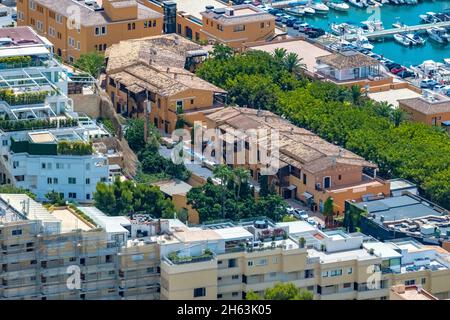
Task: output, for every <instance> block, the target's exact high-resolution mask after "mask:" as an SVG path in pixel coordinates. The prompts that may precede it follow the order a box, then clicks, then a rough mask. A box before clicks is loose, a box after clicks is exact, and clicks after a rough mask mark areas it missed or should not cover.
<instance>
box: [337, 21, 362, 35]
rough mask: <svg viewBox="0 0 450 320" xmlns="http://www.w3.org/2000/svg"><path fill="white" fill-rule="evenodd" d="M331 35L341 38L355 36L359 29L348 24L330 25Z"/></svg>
mask: <svg viewBox="0 0 450 320" xmlns="http://www.w3.org/2000/svg"><path fill="white" fill-rule="evenodd" d="M330 27H331V31H332V33H334V34H335V35H338V36H342V35H344V34H357V33H358V31H360V29H359V28H358V27H356V26H353V25H351V24H349V23H346V22H343V23H339V24H338V23H332V24H331V25H330Z"/></svg>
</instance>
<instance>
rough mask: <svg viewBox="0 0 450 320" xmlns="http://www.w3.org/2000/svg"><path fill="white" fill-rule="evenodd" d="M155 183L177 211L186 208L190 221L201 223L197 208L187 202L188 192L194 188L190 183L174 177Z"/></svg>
mask: <svg viewBox="0 0 450 320" xmlns="http://www.w3.org/2000/svg"><path fill="white" fill-rule="evenodd" d="M153 185H155V186H157V187H159V190H161V192H162V193H164V195H165V196H166V197H168V198H169V199H170V200H171V201H172V203H173V205H174V207H175V209H176V210H177V211H180V210H186V212H187V219H188V223H192V224H199V223H200V217H199V215H198V212H197V210H195V209H194V208H192V206H191V205H190V204H188V203H187V193H188V192H189V191H190V190H191V189H192V186H191V185H190V184H188V183H186V182H183V181H181V180H178V179H173V180H168V181H159V182H157V183H154V184H153Z"/></svg>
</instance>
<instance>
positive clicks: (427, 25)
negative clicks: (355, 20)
mask: <svg viewBox="0 0 450 320" xmlns="http://www.w3.org/2000/svg"><path fill="white" fill-rule="evenodd" d="M432 27H442V28H449V27H450V21H442V22H435V23H425V24H418V25H415V26H407V27H404V28H392V29H385V30H380V31H373V32H364V33H362V34H361V35H363V36H365V37H367V39H376V38H382V37H386V36H391V35H394V34H397V33H402V32H415V31H425V30H426V29H429V28H432ZM343 37H344V39H345V40H353V39H356V37H357V35H356V34H347V35H344V36H343Z"/></svg>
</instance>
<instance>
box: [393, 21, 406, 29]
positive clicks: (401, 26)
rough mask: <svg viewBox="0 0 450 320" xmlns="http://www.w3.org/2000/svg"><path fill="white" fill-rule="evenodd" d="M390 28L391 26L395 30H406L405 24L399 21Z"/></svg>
mask: <svg viewBox="0 0 450 320" xmlns="http://www.w3.org/2000/svg"><path fill="white" fill-rule="evenodd" d="M392 26H393V27H394V28H397V29H401V28H406V27H408V26H407V25H406V24H404V23H403V22H400V21H397V22H394V23H393V24H392Z"/></svg>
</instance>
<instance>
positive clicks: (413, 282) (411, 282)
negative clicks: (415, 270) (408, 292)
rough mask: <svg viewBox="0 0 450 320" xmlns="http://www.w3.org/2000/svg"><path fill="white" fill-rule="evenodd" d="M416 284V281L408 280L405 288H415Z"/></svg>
mask: <svg viewBox="0 0 450 320" xmlns="http://www.w3.org/2000/svg"><path fill="white" fill-rule="evenodd" d="M415 284H416V280H406V281H405V286H413V285H415Z"/></svg>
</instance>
